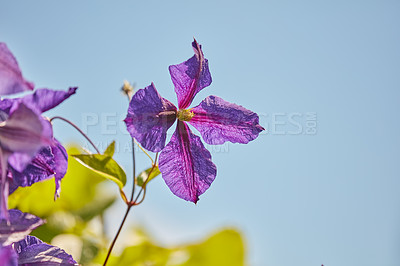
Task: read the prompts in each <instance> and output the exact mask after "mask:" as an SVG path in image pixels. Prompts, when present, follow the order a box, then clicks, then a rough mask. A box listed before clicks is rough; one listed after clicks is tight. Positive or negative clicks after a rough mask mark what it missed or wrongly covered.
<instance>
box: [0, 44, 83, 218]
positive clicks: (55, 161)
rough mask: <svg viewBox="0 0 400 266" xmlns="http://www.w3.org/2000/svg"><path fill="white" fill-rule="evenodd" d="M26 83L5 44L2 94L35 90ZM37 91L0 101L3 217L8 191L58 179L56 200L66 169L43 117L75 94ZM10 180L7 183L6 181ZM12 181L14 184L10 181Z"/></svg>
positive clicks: (0, 50)
mask: <svg viewBox="0 0 400 266" xmlns="http://www.w3.org/2000/svg"><path fill="white" fill-rule="evenodd" d="M33 87H34V86H33V83H30V82H27V81H25V80H24V78H23V77H22V74H21V70H20V69H19V66H18V63H17V61H16V59H15V58H14V56H13V55H12V53H11V52H10V51H9V50H8V48H7V46H6V45H5V44H4V43H0V95H5V94H12V93H17V92H21V91H24V90H33ZM76 89H77V88H70V89H69V90H68V91H55V90H50V89H38V90H36V91H35V92H34V93H33V94H29V95H26V96H24V97H21V98H14V99H1V100H0V168H1V179H0V183H1V188H0V193H1V194H0V217H6V215H7V198H8V194H9V191H10V192H13V191H14V190H15V189H16V188H17V187H18V186H30V185H32V184H33V183H35V182H37V181H41V180H43V179H47V178H50V177H52V176H54V177H55V180H56V192H55V197H57V196H58V195H59V193H60V180H61V178H62V177H63V176H64V175H65V172H66V169H67V156H66V151H65V149H64V148H63V147H62V146H61V144H60V143H59V142H58V141H57V140H55V139H54V138H53V131H52V127H51V124H50V122H49V121H48V120H47V119H45V118H44V117H42V116H41V114H42V113H43V112H45V111H47V110H49V109H52V108H54V107H55V106H57V105H58V104H60V103H61V102H63V101H64V100H65V99H67V98H68V97H70V96H71V95H72V94H74V93H75V91H76ZM7 177H8V180H7ZM9 180H11V184H10V182H9Z"/></svg>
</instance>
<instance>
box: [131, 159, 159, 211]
mask: <svg viewBox="0 0 400 266" xmlns="http://www.w3.org/2000/svg"><path fill="white" fill-rule="evenodd" d="M157 159H158V152H157V153H156V157H155V159H154V161H155V162H156V163H157ZM156 163H154V164H153V167H152V168H151V170H150V172H149V175H148V176H147V179H146V181H144V183H143V185H142V188H141V189H140V191H139V193H138V194H137V196H136V198H135V200H134V201H131V204H133V205H139V204H140V203H142V202H143V200H144V198H145V197H146V185H147V182H148V181H149V179H150V175H151V173H152V172H153V170H154V168H156V166H157V165H156ZM142 191H143V197H142V199H141V200H140V201H139V202H137V200H138V199H139V197H140V194H142Z"/></svg>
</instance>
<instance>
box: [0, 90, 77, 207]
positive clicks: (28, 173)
mask: <svg viewBox="0 0 400 266" xmlns="http://www.w3.org/2000/svg"><path fill="white" fill-rule="evenodd" d="M76 89H77V88H70V89H69V90H68V91H57V90H49V89H38V90H36V91H35V92H34V93H33V94H29V95H26V96H24V97H21V98H14V99H3V100H1V101H0V113H1V114H2V115H1V117H2V118H5V119H6V118H7V117H8V116H9V114H10V113H11V112H12V111H13V109H14V108H15V106H18V105H19V104H25V105H26V106H29V108H30V109H32V110H35V111H36V112H39V113H42V112H45V111H47V110H50V109H51V108H54V107H55V106H57V105H58V104H60V103H61V102H63V101H64V100H66V99H67V98H69V97H70V96H71V95H73V94H75V91H76ZM46 122H47V123H48V121H47V120H46ZM8 163H9V167H8V177H9V179H10V181H11V182H10V188H9V189H10V193H12V192H14V191H15V189H17V188H18V187H19V186H21V187H25V186H31V185H32V184H34V183H36V182H39V181H43V180H45V179H49V178H52V177H54V178H55V183H56V191H55V196H54V197H55V199H56V198H57V197H59V195H60V183H61V179H62V178H63V177H64V175H65V174H66V172H67V166H68V155H67V152H66V150H65V148H64V147H63V146H62V145H61V144H60V143H59V142H58V140H56V139H55V138H51V142H50V143H48V144H47V145H45V146H41V149H40V150H39V151H38V152H37V153H35V155H34V156H33V157H30V158H29V162H28V163H26V164H24V165H22V166H18V161H17V160H13V159H9V161H8ZM16 166H17V167H16Z"/></svg>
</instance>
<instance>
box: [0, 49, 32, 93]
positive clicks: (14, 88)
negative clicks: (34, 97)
mask: <svg viewBox="0 0 400 266" xmlns="http://www.w3.org/2000/svg"><path fill="white" fill-rule="evenodd" d="M33 88H34V85H33V83H31V82H28V81H26V80H25V79H24V78H23V77H22V73H21V70H20V69H19V66H18V63H17V60H16V59H15V57H14V56H13V54H12V53H11V51H10V50H9V49H8V48H7V45H6V44H5V43H0V95H8V94H13V93H17V92H22V91H26V90H33Z"/></svg>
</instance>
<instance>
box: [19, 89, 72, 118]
mask: <svg viewBox="0 0 400 266" xmlns="http://www.w3.org/2000/svg"><path fill="white" fill-rule="evenodd" d="M77 89H78V88H77V87H71V88H69V89H68V91H61V90H50V89H38V90H36V91H35V92H34V93H33V94H29V95H26V96H24V97H22V101H23V103H25V104H26V105H27V106H30V107H36V108H37V109H38V110H39V111H40V112H41V113H43V112H46V111H48V110H50V109H52V108H54V107H56V106H57V105H59V104H60V103H62V102H63V101H64V100H66V99H68V98H69V97H70V96H71V95H73V94H75V92H76V90H77Z"/></svg>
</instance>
